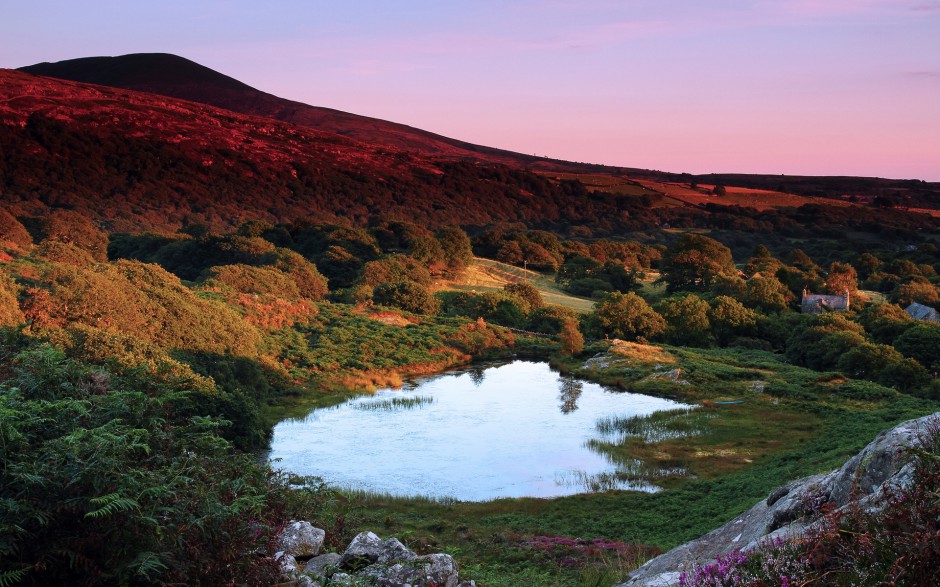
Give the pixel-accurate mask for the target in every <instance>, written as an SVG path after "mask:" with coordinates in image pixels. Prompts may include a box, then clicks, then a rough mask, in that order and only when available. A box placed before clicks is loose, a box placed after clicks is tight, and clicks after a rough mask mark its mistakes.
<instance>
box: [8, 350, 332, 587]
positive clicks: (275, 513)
mask: <svg viewBox="0 0 940 587" xmlns="http://www.w3.org/2000/svg"><path fill="white" fill-rule="evenodd" d="M8 353H9V349H0V357H4V358H3V361H4V363H3V365H2V368H0V373H4V374H6V376H5V377H4V379H3V380H2V381H0V430H2V435H3V442H2V443H0V459H2V461H3V463H4V466H3V468H2V469H0V502H2V503H3V507H2V508H0V528H3V531H2V532H0V553H2V556H0V577H4V581H6V582H9V581H11V579H12V580H13V581H15V582H17V583H24V584H29V585H79V584H81V585H130V584H134V585H143V584H188V585H198V584H203V585H223V584H234V583H246V584H273V583H275V582H276V581H277V578H278V576H279V565H278V563H277V562H276V561H274V559H273V557H256V556H253V555H248V554H247V553H253V552H255V551H258V550H261V551H265V552H269V553H270V552H274V550H275V549H274V547H275V542H274V541H275V537H276V535H277V532H278V531H279V529H280V528H281V527H282V526H283V524H285V523H286V521H287V520H289V519H290V518H291V517H295V516H298V515H300V514H301V513H302V514H303V515H305V516H310V515H311V514H315V512H316V511H317V509H318V508H319V503H320V499H319V498H318V497H317V495H316V494H315V493H313V492H311V491H309V490H301V491H293V490H291V486H290V480H289V479H288V478H287V477H286V476H284V475H281V474H277V473H274V472H272V471H271V470H270V469H269V468H268V467H266V466H264V465H259V464H258V462H257V461H256V459H255V458H254V457H253V456H251V455H246V454H239V453H236V452H234V451H233V450H232V449H231V447H230V445H229V444H228V443H227V442H225V441H224V440H222V439H221V438H220V437H219V436H218V431H219V428H220V425H221V423H220V422H218V421H216V420H213V419H211V418H205V417H195V416H190V415H189V414H190V412H189V410H188V409H187V404H188V398H189V396H190V392H188V391H186V390H185V389H183V388H180V387H177V386H176V385H175V384H174V383H173V382H172V381H171V380H164V381H160V380H156V379H153V378H151V377H149V376H148V375H147V374H146V373H144V372H142V371H139V370H131V371H129V372H124V373H123V374H119V373H117V372H115V371H110V370H108V369H104V368H101V367H97V368H90V367H88V366H86V365H85V364H83V363H81V362H77V361H75V360H71V359H68V358H66V357H65V356H64V355H63V354H62V353H61V351H58V350H56V349H54V348H50V347H42V346H35V345H29V348H27V349H26V350H25V351H23V352H20V353H19V354H18V355H17V356H16V357H15V359H14V360H13V361H12V363H11V362H10V361H9V358H8V357H9V354H8ZM11 367H12V368H11Z"/></svg>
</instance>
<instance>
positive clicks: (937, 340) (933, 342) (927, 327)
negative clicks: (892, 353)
mask: <svg viewBox="0 0 940 587" xmlns="http://www.w3.org/2000/svg"><path fill="white" fill-rule="evenodd" d="M894 348H896V349H897V350H899V351H900V352H901V353H903V354H904V355H905V356H908V357H911V358H912V359H915V360H917V361H918V362H919V363H920V364H921V365H923V366H925V367H927V369H929V370H930V371H934V372H936V371H937V370H940V352H937V349H940V326H934V325H932V324H917V325H915V326H913V327H911V328H909V329H907V330H906V331H905V332H904V334H902V335H901V336H899V337H898V338H897V340H895V341H894Z"/></svg>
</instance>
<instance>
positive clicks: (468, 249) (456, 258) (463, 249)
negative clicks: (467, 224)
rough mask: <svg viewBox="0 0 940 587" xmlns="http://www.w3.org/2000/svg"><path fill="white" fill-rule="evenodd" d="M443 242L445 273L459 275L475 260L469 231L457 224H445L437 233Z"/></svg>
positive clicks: (439, 240)
mask: <svg viewBox="0 0 940 587" xmlns="http://www.w3.org/2000/svg"><path fill="white" fill-rule="evenodd" d="M435 237H436V238H437V241H438V242H439V243H440V244H441V252H442V253H443V261H444V265H445V267H446V269H445V273H446V274H448V275H457V274H459V273H460V272H461V271H463V270H464V269H466V268H467V266H469V265H470V263H471V262H472V261H473V245H472V244H471V243H470V238H469V237H468V236H467V233H466V232H464V231H463V230H461V229H460V228H459V227H457V226H445V227H443V228H440V229H438V231H437V233H436V234H435Z"/></svg>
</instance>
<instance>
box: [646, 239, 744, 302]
mask: <svg viewBox="0 0 940 587" xmlns="http://www.w3.org/2000/svg"><path fill="white" fill-rule="evenodd" d="M661 268H662V274H663V277H662V280H663V281H665V282H666V289H667V290H668V291H670V292H673V291H679V290H699V291H705V290H707V289H708V288H709V287H710V286H711V285H712V284H713V283H715V282H716V281H717V280H718V279H719V278H720V277H722V276H728V277H730V276H734V275H736V274H737V270H736V268H735V266H734V260H733V259H732V257H731V250H730V249H728V247H726V246H724V245H723V244H721V243H720V242H718V241H716V240H714V239H710V238H708V237H707V236H702V235H699V234H686V235H683V237H682V238H680V239H679V240H678V242H676V244H675V245H673V246H672V247H671V248H670V249H669V250H668V251H666V254H665V256H663V260H662V267H661Z"/></svg>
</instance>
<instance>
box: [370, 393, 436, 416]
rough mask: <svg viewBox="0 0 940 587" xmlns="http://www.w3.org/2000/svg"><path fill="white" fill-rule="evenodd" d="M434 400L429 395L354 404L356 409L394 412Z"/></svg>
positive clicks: (423, 404) (424, 404)
mask: <svg viewBox="0 0 940 587" xmlns="http://www.w3.org/2000/svg"><path fill="white" fill-rule="evenodd" d="M435 401H436V400H435V399H434V398H433V397H430V396H424V395H419V396H416V397H393V398H390V399H384V400H378V401H368V402H362V403H358V404H354V406H353V407H354V408H355V409H357V410H363V411H367V412H396V411H399V410H413V409H416V408H420V407H422V406H426V405H430V404H433V403H434V402H435Z"/></svg>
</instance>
